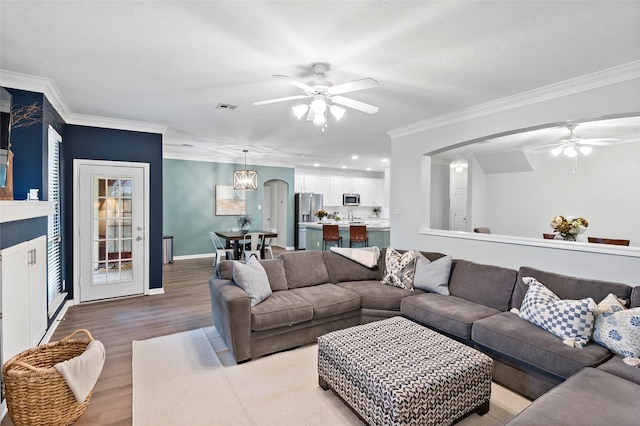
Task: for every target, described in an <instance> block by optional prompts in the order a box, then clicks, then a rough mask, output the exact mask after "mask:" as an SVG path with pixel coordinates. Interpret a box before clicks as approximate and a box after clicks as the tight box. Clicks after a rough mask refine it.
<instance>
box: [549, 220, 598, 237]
mask: <svg viewBox="0 0 640 426" xmlns="http://www.w3.org/2000/svg"><path fill="white" fill-rule="evenodd" d="M549 225H551V227H552V228H553V230H554V231H556V232H557V233H559V234H560V236H561V237H562V239H564V240H569V241H575V240H576V237H577V236H578V235H579V234H582V233H583V232H584V231H586V230H587V226H589V222H587V219H585V218H582V217H576V216H561V215H560V216H555V217H553V218H551V222H550V223H549Z"/></svg>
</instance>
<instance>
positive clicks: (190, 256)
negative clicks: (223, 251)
mask: <svg viewBox="0 0 640 426" xmlns="http://www.w3.org/2000/svg"><path fill="white" fill-rule="evenodd" d="M206 257H215V254H214V253H203V254H185V255H182V256H173V260H187V259H204V258H206Z"/></svg>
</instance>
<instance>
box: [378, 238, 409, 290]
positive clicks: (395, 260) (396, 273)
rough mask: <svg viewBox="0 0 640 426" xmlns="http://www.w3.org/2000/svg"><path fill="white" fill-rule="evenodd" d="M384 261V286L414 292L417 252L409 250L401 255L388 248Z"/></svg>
mask: <svg viewBox="0 0 640 426" xmlns="http://www.w3.org/2000/svg"><path fill="white" fill-rule="evenodd" d="M384 260H385V268H384V277H382V284H387V285H390V286H393V287H400V288H402V289H404V290H409V291H413V276H414V275H415V273H416V252H415V251H413V250H408V251H406V252H404V253H403V254H400V253H398V252H397V251H396V250H394V249H392V248H391V247H388V248H387V253H386V254H385V259H384Z"/></svg>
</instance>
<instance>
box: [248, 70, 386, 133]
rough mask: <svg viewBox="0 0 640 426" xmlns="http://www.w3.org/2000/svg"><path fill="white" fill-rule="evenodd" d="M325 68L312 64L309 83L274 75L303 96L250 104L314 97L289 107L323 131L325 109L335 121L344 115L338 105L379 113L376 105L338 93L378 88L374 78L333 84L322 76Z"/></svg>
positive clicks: (343, 110)
mask: <svg viewBox="0 0 640 426" xmlns="http://www.w3.org/2000/svg"><path fill="white" fill-rule="evenodd" d="M328 69H329V67H328V66H327V65H326V64H315V65H314V66H313V71H314V72H315V73H316V79H315V80H313V81H310V82H309V83H303V82H301V81H298V80H295V79H293V78H291V77H288V76H286V75H274V77H275V78H277V79H280V80H283V81H286V82H287V83H289V84H292V85H294V86H296V87H299V88H300V89H302V90H304V95H294V96H287V97H284V98H276V99H269V100H266V101H259V102H254V103H253V104H254V105H266V104H271V103H275V102H283V101H292V100H297V99H309V98H313V100H312V101H311V102H310V103H309V104H299V105H296V106H294V107H292V109H293V112H294V114H295V115H296V117H298V119H301V118H302V117H303V116H304V115H305V114H306V115H307V121H313V124H316V125H318V126H322V130H323V131H324V128H325V127H326V124H327V111H329V112H330V113H331V115H333V116H334V117H335V118H336V120H338V121H339V120H340V119H341V118H342V116H343V115H344V113H345V109H344V108H342V107H340V106H338V105H342V106H345V107H348V108H352V109H355V110H358V111H362V112H366V113H367V114H374V113H376V112H378V109H379V108H378V107H377V106H373V105H370V104H367V103H364V102H361V101H357V100H355V99H351V98H347V97H345V96H340V95H342V94H344V93H349V92H355V91H357V90H364V89H372V88H374V87H378V86H379V84H378V82H377V81H376V80H374V79H372V78H369V77H367V78H363V79H361V80H354V81H350V82H348V83H342V84H338V85H335V86H334V85H333V83H331V82H330V81H328V80H326V79H325V77H324V74H325V73H326V72H327V70H328Z"/></svg>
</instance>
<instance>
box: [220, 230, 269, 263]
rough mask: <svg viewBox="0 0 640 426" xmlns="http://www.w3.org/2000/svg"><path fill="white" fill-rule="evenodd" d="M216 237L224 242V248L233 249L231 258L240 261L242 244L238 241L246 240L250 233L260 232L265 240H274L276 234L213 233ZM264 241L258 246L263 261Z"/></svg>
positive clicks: (267, 232) (265, 232)
mask: <svg viewBox="0 0 640 426" xmlns="http://www.w3.org/2000/svg"><path fill="white" fill-rule="evenodd" d="M214 232H215V233H216V235H217V236H218V237H220V238H223V239H224V240H225V246H226V248H233V258H234V259H240V256H241V255H242V244H240V241H242V240H244V239H245V238H246V235H247V234H248V233H251V232H260V233H262V234H264V238H265V240H266V239H267V238H276V237H277V236H278V234H277V233H276V232H273V231H260V230H253V229H252V230H250V231H214ZM264 246H265V244H264V241H263V242H262V245H261V246H260V258H261V259H264V254H265V253H264Z"/></svg>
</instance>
